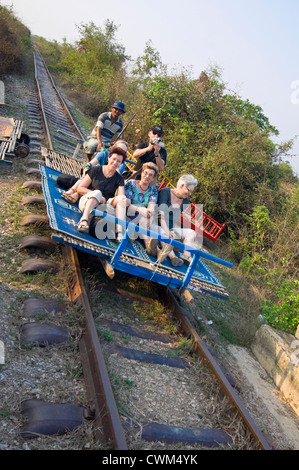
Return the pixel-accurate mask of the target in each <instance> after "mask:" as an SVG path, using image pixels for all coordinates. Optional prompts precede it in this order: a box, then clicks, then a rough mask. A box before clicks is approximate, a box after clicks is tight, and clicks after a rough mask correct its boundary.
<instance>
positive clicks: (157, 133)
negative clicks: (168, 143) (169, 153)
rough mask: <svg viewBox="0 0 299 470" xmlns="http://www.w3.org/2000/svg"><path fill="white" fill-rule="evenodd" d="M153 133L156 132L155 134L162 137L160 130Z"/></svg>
mask: <svg viewBox="0 0 299 470" xmlns="http://www.w3.org/2000/svg"><path fill="white" fill-rule="evenodd" d="M153 134H154V135H157V136H158V137H162V134H161V132H158V131H153Z"/></svg>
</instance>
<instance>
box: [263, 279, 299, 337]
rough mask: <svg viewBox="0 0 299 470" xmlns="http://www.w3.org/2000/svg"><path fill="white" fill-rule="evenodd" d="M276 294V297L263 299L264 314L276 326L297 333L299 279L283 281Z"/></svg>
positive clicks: (270, 323)
mask: <svg viewBox="0 0 299 470" xmlns="http://www.w3.org/2000/svg"><path fill="white" fill-rule="evenodd" d="M275 294H276V299H274V300H263V302H262V311H263V313H264V316H265V318H266V320H267V321H268V323H269V325H271V326H273V327H274V328H278V329H281V330H284V331H288V332H290V333H292V334H295V332H296V328H297V326H298V325H299V281H298V280H295V281H292V280H284V281H282V283H281V285H280V286H279V287H277V288H276V289H275Z"/></svg>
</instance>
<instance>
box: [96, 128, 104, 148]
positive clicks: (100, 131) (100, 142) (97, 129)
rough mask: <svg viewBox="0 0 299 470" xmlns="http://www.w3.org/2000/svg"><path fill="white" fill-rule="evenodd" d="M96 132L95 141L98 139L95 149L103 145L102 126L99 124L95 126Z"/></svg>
mask: <svg viewBox="0 0 299 470" xmlns="http://www.w3.org/2000/svg"><path fill="white" fill-rule="evenodd" d="M96 132H97V141H98V146H97V150H100V149H101V148H102V147H103V142H102V128H101V127H100V126H97V127H96Z"/></svg>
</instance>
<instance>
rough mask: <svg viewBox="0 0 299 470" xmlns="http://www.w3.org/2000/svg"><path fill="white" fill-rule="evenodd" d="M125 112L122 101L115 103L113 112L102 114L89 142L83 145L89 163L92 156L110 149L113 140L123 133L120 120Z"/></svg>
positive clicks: (88, 139)
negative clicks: (102, 150)
mask: <svg viewBox="0 0 299 470" xmlns="http://www.w3.org/2000/svg"><path fill="white" fill-rule="evenodd" d="M125 112H126V111H125V105H124V103H122V102H121V101H115V103H114V104H113V106H112V109H111V111H109V112H105V113H102V114H100V116H99V117H98V120H97V123H96V125H95V127H94V128H93V130H92V132H91V135H89V136H88V137H87V140H86V141H85V142H84V143H83V148H84V150H85V153H86V155H87V158H88V161H90V160H91V158H92V155H93V154H94V153H95V152H99V151H100V150H101V149H107V148H109V147H110V145H111V144H110V142H111V139H112V138H113V137H114V136H115V137H117V136H118V135H119V134H120V133H121V131H122V129H123V122H122V120H121V119H120V116H121V115H122V114H124V113H125ZM106 153H107V152H106ZM107 155H108V153H107Z"/></svg>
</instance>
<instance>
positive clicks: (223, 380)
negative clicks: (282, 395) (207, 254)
mask: <svg viewBox="0 0 299 470" xmlns="http://www.w3.org/2000/svg"><path fill="white" fill-rule="evenodd" d="M165 290H166V294H165V298H166V299H167V302H168V303H169V304H170V306H171V308H172V309H173V311H174V313H175V315H176V317H177V319H178V321H179V323H180V326H181V328H182V330H183V331H184V333H185V335H187V336H189V337H191V338H192V339H193V342H194V345H195V350H196V352H197V353H198V354H199V355H200V356H201V357H203V358H204V359H205V360H206V362H207V364H208V366H209V367H210V369H211V370H212V372H213V373H214V375H215V376H216V377H217V379H218V381H219V383H220V385H221V388H222V390H223V391H224V393H225V394H226V395H227V396H228V398H229V399H230V401H231V402H232V404H233V405H234V407H235V408H236V409H237V410H238V413H239V414H240V416H241V417H242V419H243V422H244V423H245V425H246V426H247V428H248V429H249V430H250V432H251V435H252V436H253V438H254V440H255V441H256V443H257V445H258V446H259V447H260V448H261V450H273V447H272V446H271V445H270V444H269V442H268V441H267V439H266V438H265V436H264V435H263V433H262V432H261V430H260V429H259V428H258V426H257V425H256V423H255V422H254V420H253V419H252V417H251V416H250V414H249V413H248V411H247V410H246V408H245V406H244V404H243V403H242V401H241V400H240V398H239V397H238V395H237V394H236V392H235V391H234V389H233V388H232V386H231V384H230V383H229V381H228V379H227V377H226V376H225V374H224V372H223V370H222V369H221V367H220V366H219V364H218V363H217V361H216V360H215V358H214V357H213V356H212V354H211V352H210V350H209V348H208V346H207V344H206V343H205V341H203V340H202V339H201V338H200V337H199V335H198V333H197V332H196V330H195V329H194V327H193V326H192V325H191V323H190V321H189V320H188V317H187V316H186V315H185V314H184V311H183V309H182V308H181V306H180V305H179V304H178V302H177V300H176V298H175V296H174V294H173V291H172V290H171V289H169V288H168V287H166V289H165Z"/></svg>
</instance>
